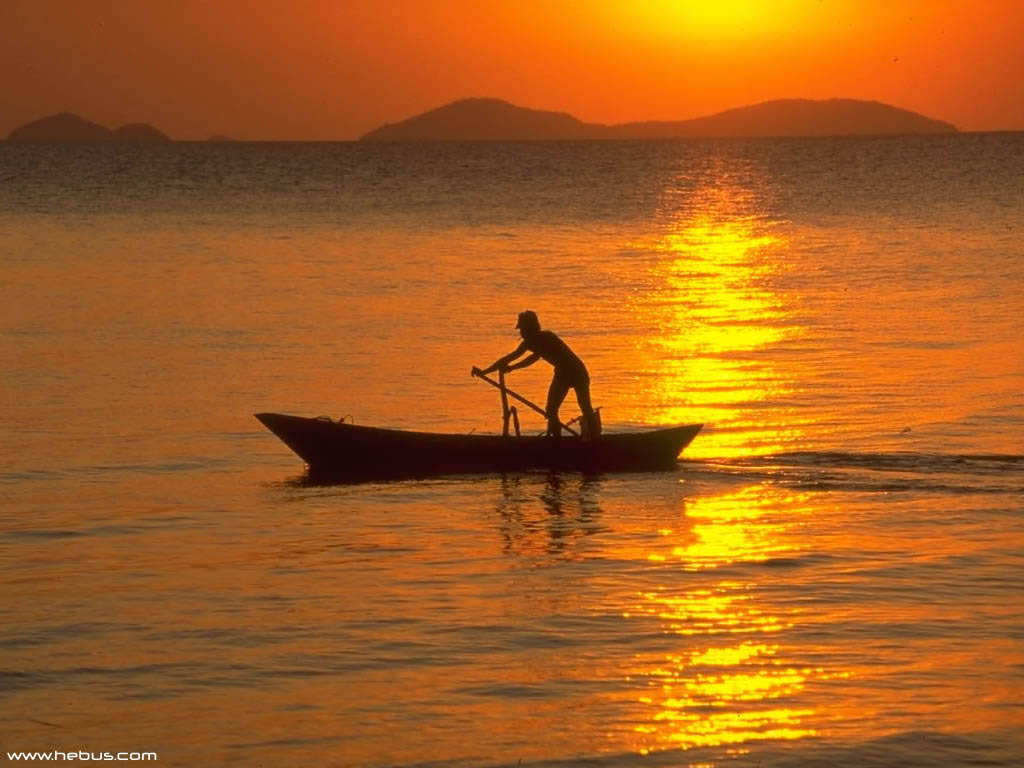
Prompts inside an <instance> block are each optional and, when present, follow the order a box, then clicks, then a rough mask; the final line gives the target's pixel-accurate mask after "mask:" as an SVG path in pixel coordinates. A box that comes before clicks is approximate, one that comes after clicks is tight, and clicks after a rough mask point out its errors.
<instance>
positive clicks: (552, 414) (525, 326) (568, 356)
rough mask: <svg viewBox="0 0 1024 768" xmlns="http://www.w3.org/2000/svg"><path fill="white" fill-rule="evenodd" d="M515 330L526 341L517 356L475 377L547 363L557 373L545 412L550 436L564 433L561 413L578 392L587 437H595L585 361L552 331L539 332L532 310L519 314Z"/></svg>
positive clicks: (476, 371) (498, 361) (514, 355)
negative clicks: (566, 402) (563, 403)
mask: <svg viewBox="0 0 1024 768" xmlns="http://www.w3.org/2000/svg"><path fill="white" fill-rule="evenodd" d="M516 328H518V329H519V335H520V336H522V337H523V343H522V344H520V345H519V346H518V347H517V348H516V350H515V351H514V352H512V353H511V354H508V355H505V356H504V357H502V358H499V359H498V360H496V361H495V362H494V364H493V365H490V366H488V367H487V368H485V369H484V370H483V371H481V370H479V369H477V368H474V369H473V373H474V374H476V373H481V374H484V375H486V374H488V373H491V372H492V371H497V370H501V371H502V372H503V373H508V372H509V371H514V370H516V369H517V368H526V367H527V366H529V365H533V364H534V363H536V362H537V361H538V360H541V359H543V360H545V361H546V362H548V363H550V364H551V365H552V366H554V369H555V374H554V376H553V377H552V379H551V387H550V389H548V402H547V407H546V408H545V409H544V410H545V411H546V413H547V417H548V435H549V436H550V437H558V436H559V435H560V434H561V432H562V425H561V422H560V421H559V420H558V409H559V408H560V407H561V405H562V402H563V401H564V400H565V396H566V395H567V394H569V389H570V388H571V389H574V390H576V402H577V403H579V406H580V411H582V413H583V420H584V421H585V422H586V425H587V426H586V428H585V429H584V434H585V435H586V434H590V435H593V436H596V435H597V434H598V432H599V430H600V428H599V427H597V420H596V419H595V416H594V408H593V406H592V405H591V403H590V374H589V373H587V367H586V366H585V365H584V364H583V361H582V360H580V359H579V357H577V356H576V353H575V352H573V351H572V350H571V349H569V345H568V344H566V343H565V342H564V341H562V340H561V339H560V338H559V337H558V335H557V334H555V333H554V332H553V331H542V330H541V329H540V320H538V319H537V313H536V312H532V311H530V310H526V311H525V312H520V313H519V322H518V323H516ZM527 352H529V353H530V354H529V355H528V356H527V357H525V358H523V359H522V360H520V361H519V362H518V363H515V364H513V363H512V361H513V360H515V359H516V358H518V357H520V356H522V355H524V354H525V353H527Z"/></svg>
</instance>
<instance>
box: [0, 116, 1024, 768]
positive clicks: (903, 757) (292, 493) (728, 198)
mask: <svg viewBox="0 0 1024 768" xmlns="http://www.w3.org/2000/svg"><path fill="white" fill-rule="evenodd" d="M1022 233H1024V135H1021V134H1007V135H962V136H953V137H936V138H919V139H845V140H814V141H796V140H794V141H760V142H758V141H753V142H751V141H733V142H661V143H659V142H651V143H648V142H624V143H582V144H559V143H554V144H503V145H434V146H402V145H394V146H387V145H384V146H362V145H353V144H340V145H244V144H242V145H187V144H186V145H173V146H169V147H158V148H151V149H124V148H121V149H113V148H85V149H79V148H71V149H68V148H24V147H13V146H11V147H5V146H3V145H0V270H2V271H0V274H2V283H3V286H4V301H3V302H2V303H0V361H2V365H0V427H2V429H0V502H2V503H0V589H2V597H0V744H2V745H3V749H4V750H5V751H28V750H53V749H58V750H67V751H71V750H83V751H88V752H92V753H100V752H105V751H110V752H117V751H121V750H124V751H146V750H148V751H155V752H157V753H158V755H159V760H160V763H161V764H166V765H226V764H243V765H261V764H262V765H265V766H308V765H334V766H361V767H364V766H365V767H368V766H375V767H379V766H413V765H417V766H421V765H425V764H426V765H438V766H441V765H443V766H448V765H457V766H458V765H461V766H474V767H475V766H514V765H520V764H521V765H531V766H542V765H560V766H574V765H601V766H632V765H637V764H641V765H644V764H646V765H654V766H661V765H715V766H719V765H721V766H728V765H735V766H755V765H764V766H767V765H780V766H788V765H839V766H861V765H865V764H875V765H895V764H900V765H954V766H956V765H963V766H966V765H978V764H989V765H1007V766H1008V765H1020V764H1021V763H1022V762H1024V740H1022V736H1021V734H1022V733H1024V695H1022V693H1021V691H1022V690H1024V438H1022V437H1021V435H1022V434H1024V313H1022V312H1021V309H1020V308H1021V306H1022V305H1024V245H1022V243H1021V236H1022ZM526 308H531V309H534V310H536V311H537V312H538V314H539V315H540V318H541V322H542V323H543V324H544V325H545V326H546V327H550V328H552V329H554V330H556V331H558V332H559V333H560V334H561V335H562V336H563V337H564V338H566V339H567V340H568V341H569V343H570V344H571V345H572V346H573V348H574V349H576V351H577V352H579V354H580V355H581V356H582V357H583V358H584V359H585V360H586V361H587V364H588V367H589V368H590V371H591V374H592V377H593V381H594V384H593V394H594V399H595V403H596V404H598V405H601V406H602V409H603V410H602V414H603V417H604V423H605V428H606V430H617V429H630V428H633V429H635V428H642V427H645V426H653V425H663V424H674V423H684V422H697V421H699V422H704V423H705V424H706V428H705V431H704V432H703V433H702V434H701V435H700V436H699V437H698V438H697V440H696V441H695V442H694V443H693V444H692V445H691V446H690V448H688V449H687V451H686V453H685V454H684V457H683V461H682V462H681V464H680V468H679V470H678V471H673V472H667V473H653V474H612V475H604V476H598V477H585V476H581V475H575V474H561V475H549V474H545V473H526V474H521V475H507V476H496V475H494V476H472V477H470V476H465V477H451V478H443V479H436V480H429V481H416V482H396V483H383V484H363V485H317V484H315V483H312V482H310V481H309V480H308V479H307V478H306V477H305V476H304V474H303V469H302V466H301V464H300V463H299V461H298V460H297V459H296V458H295V457H294V456H293V455H292V454H290V453H289V451H288V450H287V448H285V447H284V446H283V445H282V444H280V443H279V442H278V441H277V440H276V439H275V438H274V437H273V436H272V435H270V434H269V433H265V432H264V431H262V428H261V427H260V425H259V424H258V423H257V422H256V421H255V420H254V419H253V418H252V416H251V414H252V413H253V412H256V411H263V410H276V411H284V412H293V413H298V414H306V415H320V414H325V415H329V416H331V417H333V418H342V417H350V418H351V419H353V420H354V421H355V422H356V423H360V424H372V425H380V426H395V427H408V428H417V429H429V430H437V431H451V432H469V431H472V430H476V431H496V430H498V429H500V406H499V403H498V401H497V397H496V396H494V394H493V390H491V389H490V388H488V387H486V386H484V385H482V384H481V383H480V382H476V381H474V380H473V379H471V378H470V376H469V370H470V368H471V366H473V365H483V364H487V363H490V362H491V361H493V360H494V359H495V358H496V357H498V356H499V355H501V354H504V353H506V352H508V351H511V349H513V348H514V347H515V345H516V343H517V337H516V334H515V331H514V329H513V327H512V326H514V324H515V316H516V314H517V313H518V312H519V311H521V310H523V309H526ZM549 376H550V372H549V371H546V370H542V366H539V365H538V366H535V367H534V368H531V369H528V370H525V371H517V372H516V373H514V374H513V375H512V378H511V382H510V383H511V384H512V386H513V387H514V388H515V389H516V390H517V391H520V392H522V393H523V394H525V395H527V396H529V397H531V398H532V399H535V400H541V401H543V398H544V393H545V391H546V387H547V383H548V378H549ZM571 405H572V404H571V398H570V403H569V404H567V406H566V408H565V410H564V411H563V413H565V414H566V415H568V416H571V415H573V413H572V411H573V407H570V406H571ZM523 418H524V428H525V429H526V430H527V431H529V430H536V431H541V430H542V429H543V424H542V423H541V421H540V419H539V418H537V419H535V420H533V417H532V416H528V415H527V414H525V413H524V414H523ZM381 461H382V462H386V461H387V457H386V456H384V457H381Z"/></svg>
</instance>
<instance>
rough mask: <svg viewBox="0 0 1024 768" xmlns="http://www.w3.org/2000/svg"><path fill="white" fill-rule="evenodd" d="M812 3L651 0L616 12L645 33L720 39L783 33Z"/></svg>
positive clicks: (791, 0)
mask: <svg viewBox="0 0 1024 768" xmlns="http://www.w3.org/2000/svg"><path fill="white" fill-rule="evenodd" d="M816 5H820V4H819V3H817V2H814V3H808V2H807V0H773V1H772V2H767V1H765V0H761V1H760V2H751V1H750V0H717V2H681V1H680V0H655V1H652V2H645V3H628V4H624V6H623V7H622V8H621V9H620V12H621V13H622V14H623V15H624V16H625V17H626V18H628V19H629V20H630V22H631V24H632V26H634V28H635V29H636V30H638V31H642V32H644V33H646V34H648V35H660V36H669V37H675V38H680V37H683V38H687V39H690V40H706V41H711V42H716V41H717V42H722V41H739V40H745V39H750V38H756V37H781V36H785V35H787V34H788V33H790V32H792V30H793V29H794V28H799V27H800V21H801V20H806V18H807V16H808V14H809V13H810V12H813V11H814V10H815V8H814V6H816Z"/></svg>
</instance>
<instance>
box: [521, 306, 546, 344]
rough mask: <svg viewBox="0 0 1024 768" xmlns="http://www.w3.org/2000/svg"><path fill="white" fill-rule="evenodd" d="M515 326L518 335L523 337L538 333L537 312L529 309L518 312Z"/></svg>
mask: <svg viewBox="0 0 1024 768" xmlns="http://www.w3.org/2000/svg"><path fill="white" fill-rule="evenodd" d="M516 328H518V329H519V335H520V336H522V337H523V338H524V339H525V338H526V337H527V336H529V335H531V334H534V333H539V332H540V320H538V319H537V313H536V312H533V311H532V310H529V309H528V310H526V311H525V312H520V313H519V322H518V323H516Z"/></svg>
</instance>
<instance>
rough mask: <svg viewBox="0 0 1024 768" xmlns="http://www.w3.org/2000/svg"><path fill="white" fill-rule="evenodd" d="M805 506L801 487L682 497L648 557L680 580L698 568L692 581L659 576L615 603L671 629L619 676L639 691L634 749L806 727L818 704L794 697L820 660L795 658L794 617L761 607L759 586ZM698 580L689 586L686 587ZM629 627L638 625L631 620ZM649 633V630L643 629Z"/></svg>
mask: <svg viewBox="0 0 1024 768" xmlns="http://www.w3.org/2000/svg"><path fill="white" fill-rule="evenodd" d="M809 509H810V500H809V498H808V497H804V496H800V495H794V494H788V493H786V492H785V491H780V490H777V489H772V488H769V487H763V486H750V487H747V488H744V489H742V490H739V491H736V492H733V493H727V494H722V495H719V496H713V497H700V498H694V499H690V500H688V502H687V515H686V517H687V521H688V523H691V525H688V527H686V529H685V530H683V531H678V532H677V531H675V530H670V529H665V530H662V531H661V532H660V533H661V536H660V541H661V544H659V545H658V546H656V547H655V548H654V551H649V552H647V553H646V555H645V557H646V559H647V560H648V561H649V562H656V563H659V564H664V566H663V567H665V568H666V569H668V568H669V566H672V565H676V566H678V570H675V571H673V570H666V574H672V573H675V574H676V576H677V577H667V578H666V579H665V581H667V582H671V583H681V584H686V583H687V581H689V579H687V578H685V577H684V576H683V575H684V574H685V573H687V572H691V573H692V572H697V571H701V572H705V574H706V575H707V576H713V575H714V574H715V572H716V571H719V572H721V573H722V576H721V577H719V578H711V579H708V578H706V576H705V577H703V578H702V579H701V580H700V581H699V583H697V582H694V583H695V586H692V587H683V588H676V587H673V586H668V585H666V586H661V587H658V588H657V589H653V590H648V591H645V592H643V593H640V594H639V595H637V600H636V601H635V602H634V604H633V605H631V606H630V608H629V610H628V611H626V612H625V614H624V615H625V617H626V618H627V619H628V620H631V621H635V622H637V623H638V624H640V625H648V624H650V623H652V622H653V623H655V624H656V625H657V626H658V627H659V628H660V631H661V632H663V633H665V634H667V635H671V636H673V637H675V638H676V642H674V643H673V645H674V646H675V649H674V650H673V651H672V652H671V653H668V654H666V655H663V656H661V657H653V656H650V657H645V658H644V657H638V658H637V664H636V666H635V667H633V668H632V669H630V670H629V673H628V677H627V679H628V681H629V682H630V684H632V685H633V686H634V690H638V691H639V692H641V693H642V695H640V696H638V697H637V699H636V702H637V704H638V705H639V707H640V712H639V713H638V716H637V720H638V721H639V724H637V725H635V726H634V734H635V736H636V737H637V739H638V742H637V743H635V744H634V748H636V749H637V750H639V751H641V752H650V751H654V750H660V749H668V748H680V747H682V748H687V749H688V748H692V747H714V746H729V745H740V744H743V743H745V742H748V741H752V740H763V739H772V740H792V739H802V738H807V737H810V736H814V735H816V734H817V732H818V731H817V729H816V728H815V727H814V725H813V723H814V722H817V721H818V719H819V718H820V713H818V712H816V711H815V710H814V709H813V708H811V707H808V706H804V705H803V703H804V702H806V701H808V700H809V697H807V696H803V695H801V694H802V692H803V691H804V688H805V687H806V686H807V685H808V684H809V683H811V682H813V681H818V680H822V679H824V678H825V677H826V676H827V675H826V673H825V670H823V669H821V668H817V667H809V666H808V665H806V664H799V663H797V662H796V661H795V659H796V652H795V651H793V650H787V647H786V637H787V636H788V634H790V630H792V629H793V627H794V622H796V621H798V619H799V616H798V615H797V613H796V612H795V610H794V609H792V608H783V607H780V606H773V605H772V603H771V601H770V599H769V598H767V597H765V593H764V590H763V589H762V586H763V583H764V578H763V574H764V573H766V572H771V573H774V572H777V571H774V570H772V569H776V568H779V567H781V568H795V567H796V565H797V564H798V562H799V559H800V554H801V547H800V545H799V544H798V543H796V541H797V540H796V536H795V535H794V530H795V529H796V528H798V523H799V521H800V518H801V517H802V514H803V513H804V512H805V511H807V510H809ZM698 584H699V585H698ZM638 631H641V630H638ZM644 631H649V630H644Z"/></svg>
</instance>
